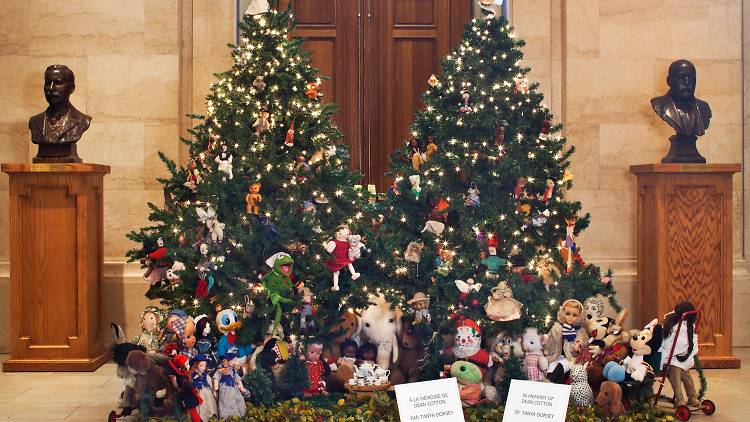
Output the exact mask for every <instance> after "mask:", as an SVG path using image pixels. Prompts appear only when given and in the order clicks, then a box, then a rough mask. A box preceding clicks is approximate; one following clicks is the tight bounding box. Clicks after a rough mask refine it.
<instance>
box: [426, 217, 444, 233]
mask: <svg viewBox="0 0 750 422" xmlns="http://www.w3.org/2000/svg"><path fill="white" fill-rule="evenodd" d="M443 230H445V224H444V223H441V222H440V221H435V220H428V221H427V222H426V223H424V228H423V229H422V231H421V233H424V232H428V233H432V234H434V235H435V236H440V235H441V234H443Z"/></svg>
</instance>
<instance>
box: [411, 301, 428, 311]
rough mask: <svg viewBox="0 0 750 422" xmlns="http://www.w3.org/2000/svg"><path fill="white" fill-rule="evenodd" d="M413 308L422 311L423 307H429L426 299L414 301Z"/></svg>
mask: <svg viewBox="0 0 750 422" xmlns="http://www.w3.org/2000/svg"><path fill="white" fill-rule="evenodd" d="M411 306H412V308H414V309H415V310H417V311H421V310H422V309H425V308H427V301H426V300H420V301H417V302H414V303H412V305H411Z"/></svg>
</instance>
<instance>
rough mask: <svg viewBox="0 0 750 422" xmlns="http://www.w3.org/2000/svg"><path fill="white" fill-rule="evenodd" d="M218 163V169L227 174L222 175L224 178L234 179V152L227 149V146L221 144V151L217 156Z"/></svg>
mask: <svg viewBox="0 0 750 422" xmlns="http://www.w3.org/2000/svg"><path fill="white" fill-rule="evenodd" d="M215 161H216V163H217V164H218V165H219V166H218V170H219V171H220V172H222V173H224V174H225V175H226V176H225V177H222V180H227V177H229V180H232V179H233V178H234V175H233V174H232V154H230V153H229V152H228V151H227V146H226V145H222V146H221V152H220V153H219V155H217V156H216V159H215Z"/></svg>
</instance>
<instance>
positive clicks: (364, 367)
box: [354, 362, 382, 379]
mask: <svg viewBox="0 0 750 422" xmlns="http://www.w3.org/2000/svg"><path fill="white" fill-rule="evenodd" d="M377 371H382V369H380V367H379V366H378V365H377V364H376V363H372V362H362V363H361V364H359V366H357V365H354V376H356V377H357V378H365V379H374V378H377V376H376V375H375V374H376V373H377Z"/></svg>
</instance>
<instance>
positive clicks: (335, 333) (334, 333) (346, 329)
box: [323, 311, 361, 362]
mask: <svg viewBox="0 0 750 422" xmlns="http://www.w3.org/2000/svg"><path fill="white" fill-rule="evenodd" d="M328 327H330V328H327V333H328V334H330V336H331V338H332V339H331V342H332V345H333V347H330V348H326V349H325V350H323V357H324V358H325V359H327V360H329V361H333V362H335V361H336V360H337V359H338V358H339V357H340V356H341V354H340V353H339V352H340V351H341V346H342V345H343V344H344V343H345V342H346V341H347V340H353V341H354V342H355V343H356V344H359V334H360V331H361V327H360V323H359V317H358V316H357V314H355V313H354V312H349V311H346V312H342V313H341V315H339V316H338V318H336V320H335V321H334V322H333V323H332V324H330V325H329V326H328Z"/></svg>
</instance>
